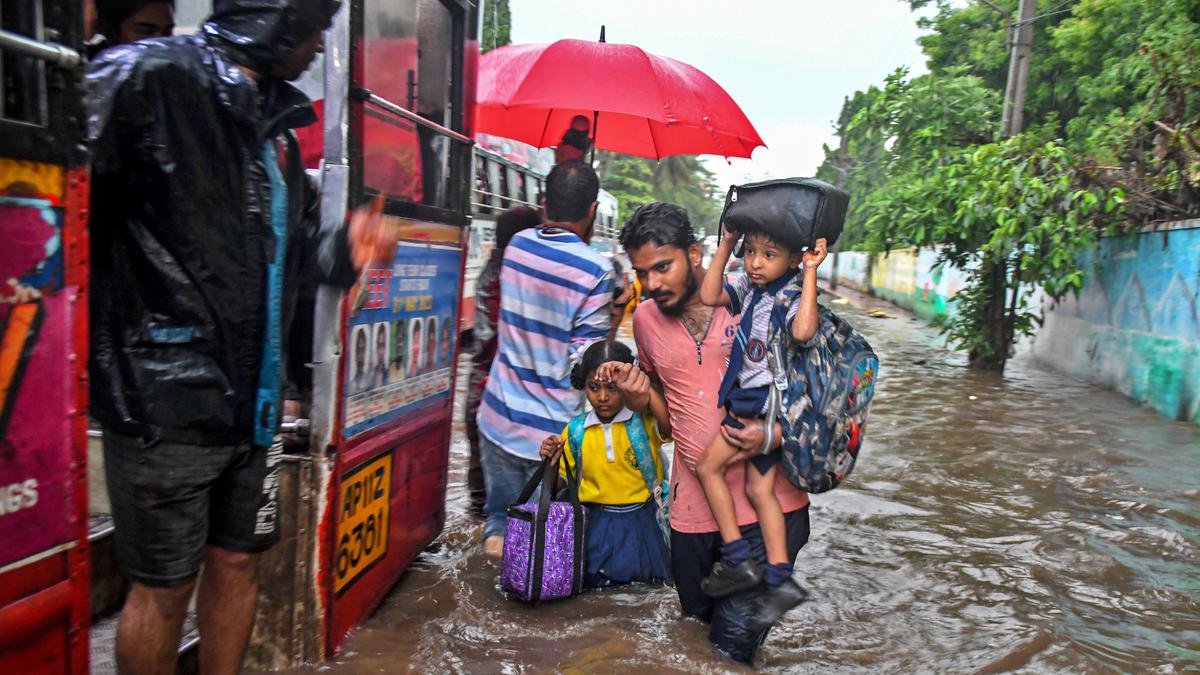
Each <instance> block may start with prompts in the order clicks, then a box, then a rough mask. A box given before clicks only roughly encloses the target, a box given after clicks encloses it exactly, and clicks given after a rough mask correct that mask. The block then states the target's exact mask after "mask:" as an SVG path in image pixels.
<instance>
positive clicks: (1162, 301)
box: [1032, 220, 1200, 423]
mask: <svg viewBox="0 0 1200 675" xmlns="http://www.w3.org/2000/svg"><path fill="white" fill-rule="evenodd" d="M1082 262H1083V266H1084V269H1085V270H1087V271H1088V279H1087V282H1086V283H1085V285H1084V288H1083V291H1082V292H1081V293H1080V295H1079V298H1078V299H1076V298H1074V297H1072V296H1068V297H1067V298H1065V299H1063V301H1062V302H1061V303H1059V304H1058V305H1057V306H1051V304H1050V303H1049V301H1046V302H1045V305H1044V306H1045V307H1046V320H1045V324H1044V325H1043V326H1042V328H1041V330H1039V331H1038V333H1037V335H1036V336H1035V337H1034V339H1033V343H1032V349H1033V353H1034V355H1035V356H1036V357H1037V358H1038V360H1039V361H1041V362H1042V363H1044V364H1046V365H1048V366H1052V367H1054V368H1057V369H1059V370H1063V371H1066V372H1068V373H1070V374H1072V375H1075V376H1077V377H1082V378H1084V379H1087V380H1089V381H1092V382H1096V383H1098V384H1102V385H1105V386H1108V387H1112V388H1113V389H1116V390H1117V391H1120V392H1122V393H1124V394H1126V395H1128V396H1130V397H1132V398H1134V399H1136V400H1138V401H1140V402H1142V403H1143V404H1145V405H1149V406H1151V407H1153V408H1154V409H1155V410H1157V411H1158V412H1159V413H1160V414H1162V415H1163V416H1165V417H1170V418H1172V419H1177V420H1185V421H1192V422H1197V423H1200V319H1198V317H1197V315H1198V313H1200V220H1189V221H1181V222H1175V223H1167V224H1163V225H1159V226H1158V228H1157V229H1155V230H1147V231H1143V232H1142V233H1140V234H1137V235H1133V236H1119V237H1109V238H1105V239H1102V240H1101V241H1100V244H1099V246H1098V247H1097V248H1096V250H1095V251H1092V252H1090V253H1088V254H1086V255H1085V256H1084V258H1083V260H1082Z"/></svg>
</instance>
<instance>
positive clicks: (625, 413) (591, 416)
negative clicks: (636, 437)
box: [583, 408, 633, 429]
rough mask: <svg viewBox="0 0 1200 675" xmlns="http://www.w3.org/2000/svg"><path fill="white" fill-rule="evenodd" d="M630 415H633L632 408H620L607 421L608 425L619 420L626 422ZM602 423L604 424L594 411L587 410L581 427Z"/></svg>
mask: <svg viewBox="0 0 1200 675" xmlns="http://www.w3.org/2000/svg"><path fill="white" fill-rule="evenodd" d="M632 417H633V411H632V410H630V409H629V408H621V412H619V413H617V414H616V415H615V416H613V418H612V421H611V422H609V425H613V424H618V423H621V422H628V421H629V420H630V418H632ZM603 424H604V422H601V421H600V418H599V417H597V416H596V411H595V410H589V411H588V414H587V419H585V420H584V421H583V428H584V429H586V428H588V427H594V426H596V425H603Z"/></svg>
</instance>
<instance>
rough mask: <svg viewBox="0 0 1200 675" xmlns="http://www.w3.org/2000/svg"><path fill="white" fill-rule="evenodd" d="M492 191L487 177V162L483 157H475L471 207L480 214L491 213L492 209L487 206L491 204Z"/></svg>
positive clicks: (490, 182)
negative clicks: (473, 191) (473, 189)
mask: <svg viewBox="0 0 1200 675" xmlns="http://www.w3.org/2000/svg"><path fill="white" fill-rule="evenodd" d="M491 191H492V181H491V177H490V176H488V161H487V158H486V157H484V156H483V155H475V193H474V199H472V200H471V201H472V202H474V204H473V206H474V207H475V208H476V209H478V210H479V212H480V213H491V212H492V207H490V206H488V204H489V203H490V202H491V196H490V193H491Z"/></svg>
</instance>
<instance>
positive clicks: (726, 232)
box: [721, 221, 742, 248]
mask: <svg viewBox="0 0 1200 675" xmlns="http://www.w3.org/2000/svg"><path fill="white" fill-rule="evenodd" d="M741 238H742V233H741V232H740V231H738V230H731V229H729V225H727V224H726V223H725V221H721V245H722V246H728V247H730V248H733V247H734V246H736V245H737V243H738V240H739V239H741Z"/></svg>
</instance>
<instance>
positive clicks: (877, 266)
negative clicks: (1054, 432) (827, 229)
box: [818, 219, 1200, 423]
mask: <svg viewBox="0 0 1200 675" xmlns="http://www.w3.org/2000/svg"><path fill="white" fill-rule="evenodd" d="M936 263H937V251H936V250H932V249H923V250H920V251H914V250H913V249H901V250H896V251H891V252H889V253H888V254H887V255H886V256H883V255H880V256H875V259H874V260H873V261H870V264H868V260H867V255H866V254H863V253H854V252H847V253H840V254H839V255H838V264H837V274H838V283H839V284H846V285H848V286H852V287H855V288H857V289H858V290H862V291H867V292H870V293H873V294H875V295H877V296H879V297H882V298H885V299H887V300H890V301H892V302H894V303H896V304H897V305H900V306H902V307H905V308H907V309H910V310H912V311H913V312H914V313H915V314H917V315H918V316H920V317H922V318H924V319H926V320H934V319H935V318H937V317H941V316H954V313H955V303H954V297H955V295H956V294H957V293H958V291H959V289H961V288H962V287H963V286H964V285H965V283H966V279H967V275H966V274H965V273H964V272H963V271H962V270H959V269H956V268H953V267H948V266H946V267H937V265H936ZM1081 263H1082V265H1083V268H1084V269H1085V270H1087V272H1088V278H1087V281H1086V282H1085V284H1084V287H1083V290H1082V291H1081V293H1080V295H1079V297H1078V298H1075V297H1073V296H1068V297H1067V298H1065V299H1063V301H1062V302H1060V303H1058V304H1057V305H1055V304H1054V303H1052V302H1051V301H1049V300H1047V299H1045V298H1044V297H1042V296H1041V295H1040V293H1034V294H1033V296H1032V297H1031V304H1034V305H1035V306H1036V305H1037V304H1041V306H1042V308H1043V311H1044V313H1045V321H1044V324H1043V325H1042V327H1041V328H1040V329H1039V330H1038V332H1037V333H1036V334H1035V335H1034V336H1033V338H1032V340H1029V339H1026V340H1023V341H1022V342H1021V345H1020V346H1019V349H1022V350H1024V349H1028V350H1030V351H1032V353H1033V355H1034V357H1035V358H1037V359H1038V360H1039V361H1040V362H1041V363H1043V364H1045V365H1046V366H1047V367H1051V368H1054V369H1056V370H1059V371H1062V372H1066V373H1068V374H1070V375H1073V376H1075V377H1079V378H1082V379H1085V380H1088V381H1091V382H1095V383H1096V384H1100V385H1103V386H1106V387H1111V388H1113V389H1116V390H1117V391H1120V392H1122V393H1124V394H1126V395H1127V396H1130V397H1132V398H1134V399H1135V400H1137V401H1139V402H1141V403H1143V404H1145V405H1148V406H1151V407H1153V408H1154V409H1155V410H1157V411H1158V412H1159V413H1160V414H1162V415H1164V416H1166V417H1170V418H1172V419H1177V420H1185V421H1192V422H1196V423H1200V219H1196V220H1188V221H1178V222H1172V223H1160V224H1157V225H1155V226H1153V227H1150V228H1146V229H1143V230H1142V231H1141V232H1139V233H1137V234H1133V235H1121V236H1117V237H1106V238H1103V239H1101V240H1100V243H1099V245H1098V246H1097V248H1096V250H1094V251H1092V252H1089V253H1087V254H1085V255H1084V256H1083V259H1082V260H1081ZM868 267H869V268H870V274H869V279H868V278H867V277H868V275H867V274H866V270H867V269H868ZM832 268H833V265H832V264H830V265H822V266H821V268H820V269H818V275H819V276H820V277H821V278H823V279H826V280H828V279H829V277H830V274H831V272H832V271H833V270H832Z"/></svg>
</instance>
